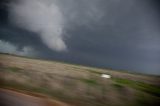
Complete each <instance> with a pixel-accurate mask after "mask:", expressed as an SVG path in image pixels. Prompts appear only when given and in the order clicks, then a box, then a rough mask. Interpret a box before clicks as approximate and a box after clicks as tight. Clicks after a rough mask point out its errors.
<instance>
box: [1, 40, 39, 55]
mask: <svg viewBox="0 0 160 106" xmlns="http://www.w3.org/2000/svg"><path fill="white" fill-rule="evenodd" d="M0 52H2V53H9V54H16V55H21V56H36V51H35V50H34V49H33V48H31V47H29V46H25V47H23V48H21V49H19V48H18V47H17V46H16V45H14V44H12V43H10V42H7V41H4V40H0Z"/></svg>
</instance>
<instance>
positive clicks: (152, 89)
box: [112, 78, 160, 97]
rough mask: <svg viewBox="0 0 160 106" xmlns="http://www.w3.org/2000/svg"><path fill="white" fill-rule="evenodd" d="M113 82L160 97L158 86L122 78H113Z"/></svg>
mask: <svg viewBox="0 0 160 106" xmlns="http://www.w3.org/2000/svg"><path fill="white" fill-rule="evenodd" d="M112 80H113V81H115V82H116V83H117V84H120V85H126V86H128V87H131V88H134V89H137V90H141V91H144V92H146V93H149V94H152V95H155V96H158V97H160V87H158V86H155V85H151V84H146V83H143V82H138V81H133V80H129V79H122V78H113V79H112Z"/></svg>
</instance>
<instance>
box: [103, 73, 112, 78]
mask: <svg viewBox="0 0 160 106" xmlns="http://www.w3.org/2000/svg"><path fill="white" fill-rule="evenodd" d="M101 77H102V78H111V76H110V75H107V74H102V75H101Z"/></svg>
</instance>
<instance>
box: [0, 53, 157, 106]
mask: <svg viewBox="0 0 160 106" xmlns="http://www.w3.org/2000/svg"><path fill="white" fill-rule="evenodd" d="M101 74H109V75H111V78H110V79H104V78H102V77H101ZM0 87H1V88H6V89H16V90H20V91H24V92H25V91H29V92H33V93H40V94H43V95H45V96H47V97H49V98H56V99H58V100H60V101H63V102H66V103H68V104H71V105H72V106H158V105H160V77H159V76H153V75H152V76H150V75H142V74H133V73H132V74H131V73H126V72H121V71H116V70H108V69H99V68H92V67H85V66H79V65H72V64H65V63H60V62H55V61H46V60H39V59H31V58H24V57H18V56H11V55H6V54H0Z"/></svg>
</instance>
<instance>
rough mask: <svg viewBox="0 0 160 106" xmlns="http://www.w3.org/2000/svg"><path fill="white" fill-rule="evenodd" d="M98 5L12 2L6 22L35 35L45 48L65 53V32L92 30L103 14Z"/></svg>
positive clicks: (33, 0) (57, 0) (82, 0)
mask: <svg viewBox="0 0 160 106" xmlns="http://www.w3.org/2000/svg"><path fill="white" fill-rule="evenodd" d="M100 1H102V0H100ZM98 4H99V0H92V1H90V2H88V1H86V0H79V1H75V0H67V1H66V0H14V1H13V2H11V3H10V4H9V5H8V7H9V19H10V21H11V23H13V24H15V25H17V26H18V27H21V28H24V29H27V30H29V31H32V32H36V33H38V35H39V36H40V38H41V39H42V41H43V42H44V43H45V44H46V45H47V46H48V48H50V49H52V50H54V51H66V50H67V45H66V44H65V41H64V35H65V36H66V34H64V32H65V30H67V29H69V28H70V27H72V28H74V25H75V24H76V25H85V26H91V25H90V23H92V22H93V21H97V20H100V18H101V17H102V16H103V14H102V13H103V11H101V10H100V8H99V7H100V6H97V5H98Z"/></svg>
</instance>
